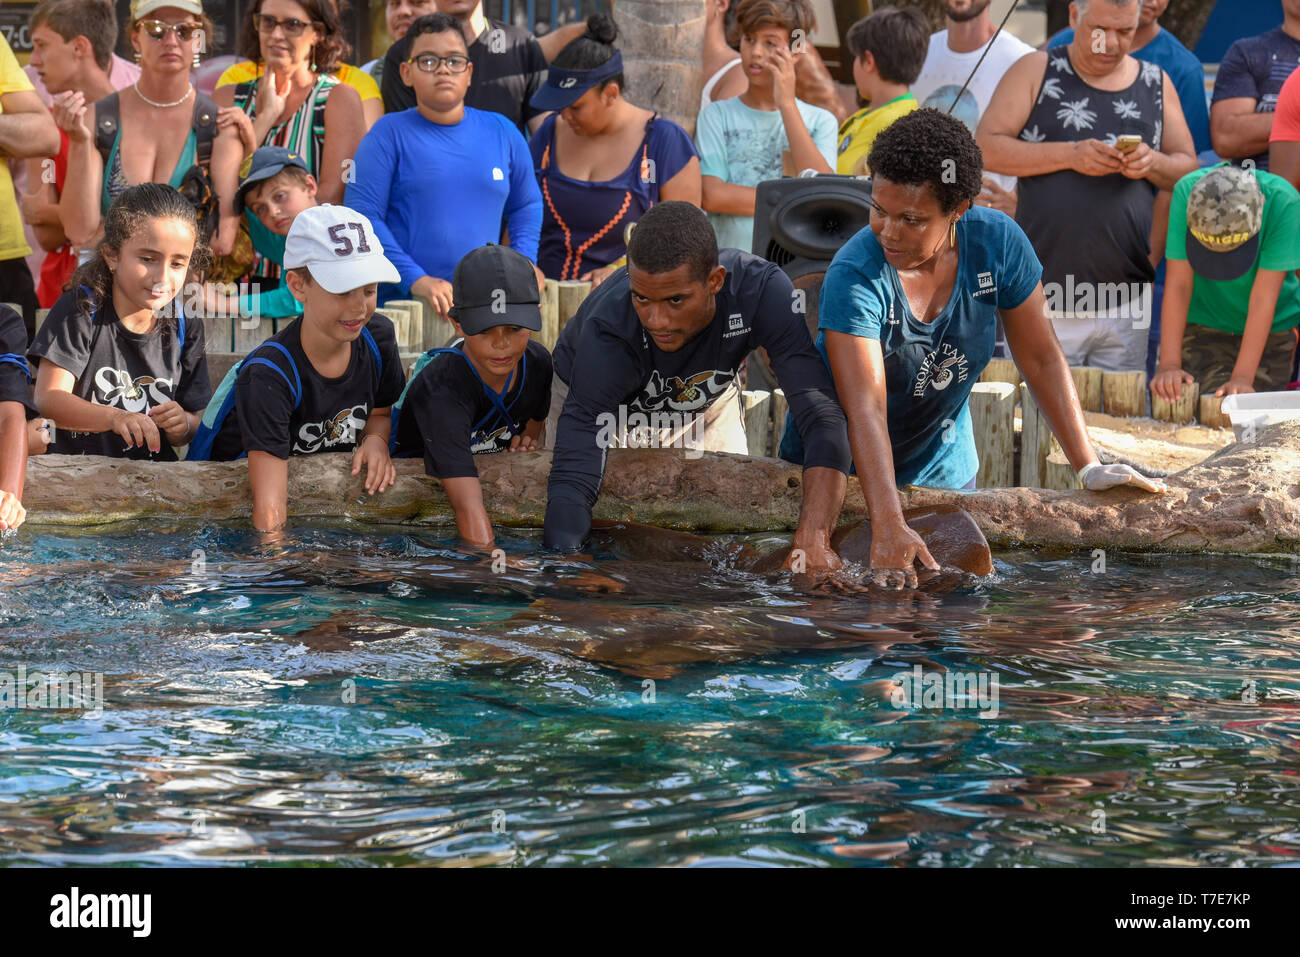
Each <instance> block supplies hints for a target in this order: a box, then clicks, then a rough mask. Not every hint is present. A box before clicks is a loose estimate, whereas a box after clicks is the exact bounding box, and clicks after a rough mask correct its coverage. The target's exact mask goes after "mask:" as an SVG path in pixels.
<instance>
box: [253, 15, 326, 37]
mask: <svg viewBox="0 0 1300 957" xmlns="http://www.w3.org/2000/svg"><path fill="white" fill-rule="evenodd" d="M253 27H254V29H256V30H257V32H258V33H265V34H268V35H269V34H272V33H274V32H275V28H276V27H280V28H281V29H283V30H284V35H285V36H287V37H300V36H302V32H303V31H304V30H306V29H307V28H308V27H316V28H317V29H320V30H324V28H325V24H323V23H321V22H320V21H319V20H311V21H305V20H299V19H298V18H297V17H294V18H293V19H291V20H277V19H276V18H275V17H268V16H266V15H265V14H261V13H255V14H253Z"/></svg>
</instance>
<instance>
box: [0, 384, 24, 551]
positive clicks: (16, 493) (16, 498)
mask: <svg viewBox="0 0 1300 957" xmlns="http://www.w3.org/2000/svg"><path fill="white" fill-rule="evenodd" d="M26 481H27V413H26V410H24V409H23V407H22V405H21V404H20V403H18V402H0V530H3V529H6V528H17V527H18V526H19V525H21V524H22V523H23V520H24V519H25V518H26V517H27V512H26V510H25V509H24V508H23V507H22V497H23V486H24V483H25V482H26Z"/></svg>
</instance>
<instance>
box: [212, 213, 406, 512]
mask: <svg viewBox="0 0 1300 957" xmlns="http://www.w3.org/2000/svg"><path fill="white" fill-rule="evenodd" d="M284 265H285V268H286V270H288V272H287V274H286V279H287V282H288V284H289V288H290V289H291V290H293V294H294V295H295V296H296V297H298V298H299V299H300V300H301V301H302V303H303V315H302V317H301V318H299V319H295V320H294V321H293V322H291V323H290V324H289V325H288V326H286V327H285V328H284V329H283V330H281V331H280V332H278V333H276V334H275V335H274V336H272V337H271V338H270V339H268V340H266V342H264V343H262V345H260V346H258V347H257V349H255V350H253V351H252V352H251V353H249V356H248V358H246V359H245V360H244V361H243V363H242V364H241V365H240V367H239V372H238V378H237V379H236V381H235V386H234V391H233V396H230V395H229V393H225V394H223V390H222V389H218V394H217V395H214V396H213V400H212V402H211V403H209V405H208V408H207V411H206V412H204V415H203V424H202V426H201V427H200V429H199V431H198V434H196V436H195V439H194V442H192V443H191V446H190V453H191V457H195V455H194V453H195V450H196V446H200V445H201V440H206V441H207V443H208V444H209V447H210V452H211V454H210V457H211V458H212V459H216V460H230V459H235V458H239V457H240V456H242V455H243V454H245V453H247V455H248V480H249V485H250V486H251V487H252V492H253V525H254V527H255V528H257V529H260V530H262V531H270V530H273V529H276V528H279V527H280V526H282V525H283V524H284V521H285V517H286V512H287V498H288V474H289V469H288V461H289V456H291V455H310V454H314V453H317V452H351V453H353V455H352V474H353V475H356V474H358V473H359V472H360V471H361V470H362V469H363V468H364V469H365V470H366V490H367V491H368V492H370V494H372V495H373V494H374V493H376V492H382V491H384V490H385V489H387V488H388V486H390V485H392V484H393V482H394V481H395V480H396V478H397V473H396V470H395V469H394V468H393V463H392V460H391V459H390V457H389V453H388V444H389V430H390V427H391V422H390V420H389V409H390V407H391V406H392V405H393V403H394V402H396V401H397V399H398V397H399V396H400V395H401V392H402V387H403V385H404V384H405V378H406V376H405V374H404V373H403V371H402V361H401V357H400V355H399V354H398V350H397V338H396V336H395V334H394V332H393V324H392V322H390V321H389V320H388V319H387V318H385V317H384V316H381V315H376V314H375V297H376V294H377V292H378V285H379V283H381V282H392V281H394V280H395V279H396V278H397V270H396V269H395V268H393V264H392V263H390V262H389V261H388V259H387V258H386V257H385V256H384V248H383V246H382V245H381V243H380V241H379V238H378V237H377V236H376V235H375V232H374V229H373V227H372V226H371V224H370V221H369V220H368V219H366V217H365V216H363V215H361V214H360V213H358V212H356V211H355V210H352V209H348V208H347V207H346V206H329V205H326V206H316V207H314V208H312V209H308V210H304V211H303V212H302V213H300V214H299V215H298V217H297V219H295V220H294V223H293V226H292V227H291V228H290V229H289V236H288V239H287V241H286V243H285V255H284ZM222 385H223V387H224V386H225V385H226V383H224V382H223V383H222ZM209 433H215V434H214V435H213V436H212V438H210V439H208V438H207V436H208V435H209Z"/></svg>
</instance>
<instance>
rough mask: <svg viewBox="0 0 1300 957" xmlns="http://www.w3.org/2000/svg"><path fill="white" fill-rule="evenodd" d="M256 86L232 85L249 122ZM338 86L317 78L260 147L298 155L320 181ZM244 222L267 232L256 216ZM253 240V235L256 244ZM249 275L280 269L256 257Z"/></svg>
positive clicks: (332, 79) (273, 275) (254, 82)
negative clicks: (328, 115) (328, 109)
mask: <svg viewBox="0 0 1300 957" xmlns="http://www.w3.org/2000/svg"><path fill="white" fill-rule="evenodd" d="M257 83H258V81H257V80H249V81H248V82H246V83H237V84H236V85H235V106H237V107H239V108H240V109H242V110H243V111H244V112H245V113H247V114H248V117H249V119H253V118H254V117H256V116H257ZM338 85H339V80H338V78H337V77H333V76H321V77H319V78H318V79H317V80H316V85H315V86H314V87H312V89H311V92H309V93H308V94H307V96H306V98H305V99H304V100H303V101H302V106H300V107H298V109H297V110H296V111H294V113H293V114H291V115H290V116H289V117H287V118H286V119H284V120H283V121H281V122H280V123H278V124H276V125H275V126H274V127H272V128H271V132H270V133H268V134H267V135H266V139H264V140H263V141H262V143H261V144H260V145H262V146H283V147H286V148H287V149H289V150H290V151H291V152H294V153H297V154H298V155H299V156H301V157H302V158H303V160H304V162H306V164H307V171H308V172H310V173H311V174H312V176H314V177H316V178H317V179H318V180H319V179H320V163H321V157H322V156H323V154H324V152H325V105H326V103H327V102H328V100H329V95H330V91H331V90H333V89H334V87H336V86H338ZM245 221H246V222H247V223H248V228H249V232H250V233H252V232H253V231H254V230H259V229H260V230H265V229H266V227H264V226H262V223H261V221H260V220H258V219H257V218H256V217H255V216H251V215H250V216H247V217H245ZM268 232H269V231H268ZM256 239H257V237H256V236H254V240H255V241H256ZM258 245H261V244H258ZM250 275H251V276H253V277H254V278H264V279H278V278H279V276H280V266H279V264H278V263H274V262H272V261H271V260H269V259H266V258H264V257H263V256H261V255H260V254H258V255H257V256H256V257H255V258H254V261H253V268H252V270H251V272H250Z"/></svg>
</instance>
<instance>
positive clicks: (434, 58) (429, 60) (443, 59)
mask: <svg viewBox="0 0 1300 957" xmlns="http://www.w3.org/2000/svg"><path fill="white" fill-rule="evenodd" d="M406 62H407V63H414V64H415V66H416V68H417V69H419V70H420V71H421V72H424V73H436V72H437V70H438V67H439V65H441V64H443V63H445V64H447V69H448V70H450V71H451V72H452V73H464V72H465V71H466V70H468V69H469V57H467V56H464V55H463V54H460V53H453V54H452V55H451V56H438V55H437V54H436V53H421V54H420V55H419V56H413V57H411V58H410V59H409V60H407V61H406Z"/></svg>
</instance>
